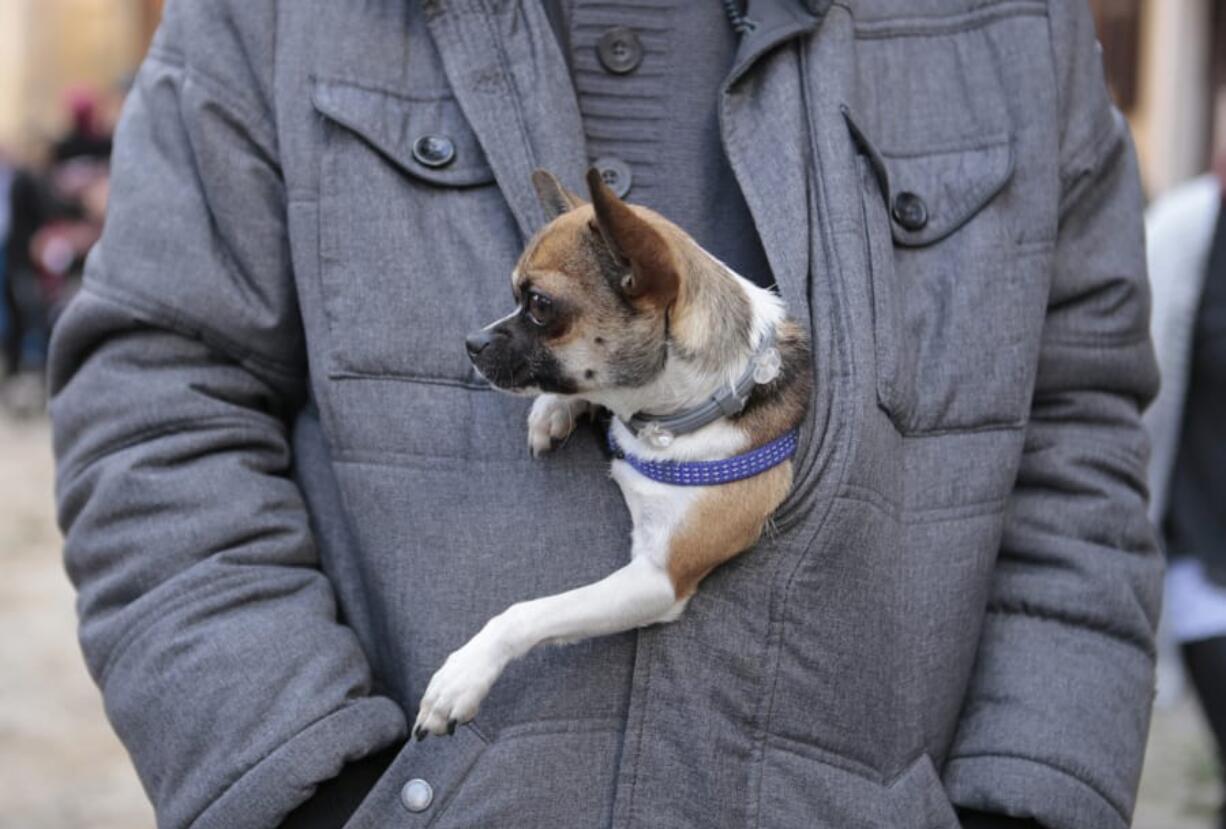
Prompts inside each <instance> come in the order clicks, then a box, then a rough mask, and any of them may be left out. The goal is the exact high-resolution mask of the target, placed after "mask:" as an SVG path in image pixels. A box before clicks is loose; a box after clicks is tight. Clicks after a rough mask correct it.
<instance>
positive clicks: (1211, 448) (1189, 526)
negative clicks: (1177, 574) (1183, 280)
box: [1164, 211, 1226, 585]
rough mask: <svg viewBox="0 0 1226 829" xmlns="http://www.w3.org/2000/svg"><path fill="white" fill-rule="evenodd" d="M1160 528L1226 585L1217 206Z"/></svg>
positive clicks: (1222, 291)
mask: <svg viewBox="0 0 1226 829" xmlns="http://www.w3.org/2000/svg"><path fill="white" fill-rule="evenodd" d="M1170 492H1171V497H1170V507H1168V509H1167V514H1166V520H1165V522H1164V530H1165V535H1166V542H1167V549H1168V550H1169V552H1170V553H1171V555H1173V556H1196V557H1198V558H1200V559H1201V560H1202V561H1203V562H1204V564H1205V570H1206V572H1207V573H1208V574H1209V575H1210V577H1211V578H1212V579H1213V580H1214V581H1215V582H1217V583H1219V584H1224V585H1226V211H1219V215H1218V220H1217V227H1216V229H1215V231H1214V237H1213V245H1212V247H1211V248H1210V252H1209V263H1208V271H1207V273H1206V274H1205V284H1204V289H1203V291H1202V292H1201V301H1200V308H1199V310H1198V311H1197V315H1196V331H1195V333H1194V334H1193V337H1192V368H1191V374H1190V375H1189V377H1188V396H1187V400H1186V401H1185V403H1184V415H1183V426H1182V428H1181V429H1180V433H1179V453H1178V455H1177V456H1176V460H1175V471H1174V473H1173V476H1172V479H1171V489H1170Z"/></svg>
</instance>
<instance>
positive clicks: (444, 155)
mask: <svg viewBox="0 0 1226 829" xmlns="http://www.w3.org/2000/svg"><path fill="white" fill-rule="evenodd" d="M311 100H312V103H314V105H315V109H316V110H317V111H319V112H320V113H321V114H322V115H324V116H325V117H327V118H328V119H330V120H331V121H334V122H335V123H337V124H340V125H341V126H343V127H345V128H346V129H348V130H350V131H352V132H353V133H355V134H357V135H358V136H359V137H361V138H362V139H363V140H364V141H366V142H367V143H368V144H370V146H372V147H373V148H374V149H375V150H377V151H378V152H379V153H380V154H382V155H383V156H384V157H386V158H387V159H388V160H389V161H391V162H392V163H393V164H395V165H396V166H397V167H399V168H400V169H402V170H404V171H405V172H407V173H410V174H411V175H414V176H416V177H418V178H420V179H424V180H425V181H429V182H432V183H434V184H438V185H442V186H445V187H472V186H475V185H478V184H489V183H491V182H493V181H494V171H493V169H492V168H491V167H490V165H489V161H487V160H486V158H485V152H484V151H483V150H482V149H481V144H480V143H479V142H478V141H477V136H476V133H474V132H473V130H472V127H470V126H469V125H468V121H467V119H466V118H465V117H464V113H463V112H462V111H461V110H460V105H459V103H458V102H457V101H456V100H455V99H454V98H449V97H435V98H410V97H407V96H403V95H398V94H396V93H393V92H389V91H384V90H379V89H373V88H371V87H366V86H360V85H357V84H354V83H351V82H346V81H335V80H327V79H322V78H315V79H314V84H313V88H312V90H311Z"/></svg>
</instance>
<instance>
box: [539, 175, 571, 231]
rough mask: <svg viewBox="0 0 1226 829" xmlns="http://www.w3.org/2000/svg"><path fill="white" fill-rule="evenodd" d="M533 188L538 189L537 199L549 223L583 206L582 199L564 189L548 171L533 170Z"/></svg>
mask: <svg viewBox="0 0 1226 829" xmlns="http://www.w3.org/2000/svg"><path fill="white" fill-rule="evenodd" d="M532 186H533V187H534V188H535V189H536V197H537V198H538V199H540V202H541V209H542V210H544V211H545V221H547V222H552V221H553V220H554V219H556V218H558V217H559V216H561V215H562V214H563V213H566V212H567V211H570V210H574V209H575V208H576V207H578V206H580V205H581V204H583V199H582V198H580V197H579V196H577V195H575V194H574V193H572V192H571V191H569V190H567V189H566V188H565V187H563V186H562V182H560V181H558V178H557V176H555V175H554V174H553V173H551V172H549V171H548V170H533V171H532Z"/></svg>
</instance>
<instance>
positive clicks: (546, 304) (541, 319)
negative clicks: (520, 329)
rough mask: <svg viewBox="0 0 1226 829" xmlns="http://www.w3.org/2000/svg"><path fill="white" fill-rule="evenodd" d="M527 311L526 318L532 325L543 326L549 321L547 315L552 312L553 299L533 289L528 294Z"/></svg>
mask: <svg viewBox="0 0 1226 829" xmlns="http://www.w3.org/2000/svg"><path fill="white" fill-rule="evenodd" d="M527 311H528V319H529V320H531V321H532V324H533V325H536V326H538V327H544V326H545V325H547V324H548V323H549V316H550V314H552V313H553V300H552V299H550V298H549V297H547V296H545V295H544V294H538V293H537V292H536V291H533V292H532V293H530V294H528V305H527Z"/></svg>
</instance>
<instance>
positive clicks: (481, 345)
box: [464, 329, 494, 357]
mask: <svg viewBox="0 0 1226 829" xmlns="http://www.w3.org/2000/svg"><path fill="white" fill-rule="evenodd" d="M493 341H494V335H493V334H491V333H490V332H489V331H486V330H485V329H482V330H480V331H478V332H476V333H475V334H469V335H468V336H467V337H466V338H465V339H464V347H465V348H467V349H468V356H469V357H476V356H477V355H478V354H480V353H481V352H482V351H484V350H485V347H486V346H487V345H489V344H490V343H492V342H493Z"/></svg>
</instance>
